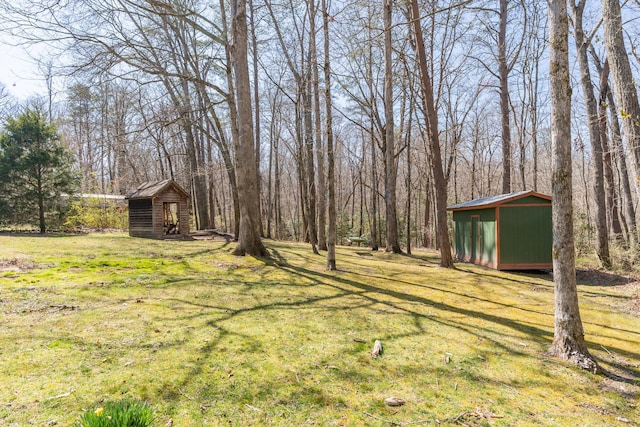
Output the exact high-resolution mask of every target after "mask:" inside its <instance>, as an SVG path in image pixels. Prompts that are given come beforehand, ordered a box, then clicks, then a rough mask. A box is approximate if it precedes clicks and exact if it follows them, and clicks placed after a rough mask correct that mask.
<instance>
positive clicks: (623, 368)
mask: <svg viewBox="0 0 640 427" xmlns="http://www.w3.org/2000/svg"><path fill="white" fill-rule="evenodd" d="M273 252H274V256H275V257H276V258H277V259H278V260H279V261H278V262H279V264H278V265H279V267H280V268H282V269H285V270H287V271H289V272H290V273H292V274H297V275H300V276H301V277H304V278H307V279H315V278H318V277H319V278H321V279H322V280H321V281H322V283H324V284H325V285H328V286H336V287H337V288H338V289H343V288H341V287H340V286H337V285H331V284H329V283H328V282H329V281H336V282H338V283H340V284H343V285H347V286H352V287H355V288H357V289H360V290H362V291H365V292H367V293H378V294H384V295H389V296H392V297H394V298H397V299H399V300H404V301H409V302H419V303H422V304H425V305H428V306H432V307H434V308H436V309H438V310H443V311H445V312H451V313H456V314H461V315H464V316H467V317H471V318H478V319H482V320H485V321H488V322H492V323H497V324H500V325H503V326H506V327H508V328H512V329H514V330H515V331H518V332H521V333H525V334H527V335H533V336H536V337H538V338H540V339H542V340H544V341H545V342H546V343H547V346H550V345H551V341H552V339H553V334H552V333H550V332H549V331H547V330H544V329H542V328H539V327H536V326H531V325H527V324H524V323H521V322H518V321H516V320H513V319H509V318H505V317H500V316H496V315H493V314H487V313H483V312H480V311H477V310H472V309H469V308H461V307H455V306H452V305H449V304H446V303H444V302H436V301H432V300H429V299H426V298H423V297H419V296H416V295H412V294H409V293H405V292H399V291H393V290H389V289H380V288H377V287H375V286H373V285H371V284H368V283H371V282H368V283H362V282H359V281H355V280H351V279H346V278H341V277H337V276H334V275H329V274H326V273H320V272H317V271H312V270H308V269H305V268H302V267H296V266H292V265H289V264H287V263H286V260H284V258H283V257H282V256H281V255H280V254H279V253H278V252H277V251H276V250H273ZM467 272H471V271H467ZM471 273H474V274H476V273H475V272H471ZM488 276H491V277H493V278H497V279H505V278H503V277H502V276H495V275H490V274H489V275H488ZM611 276H615V275H611ZM367 277H371V276H367ZM506 280H509V281H512V282H516V283H520V284H526V285H531V282H529V281H524V280H519V279H513V278H506ZM405 283H406V284H408V285H412V286H425V285H416V284H415V283H410V282H405ZM426 287H428V288H430V289H432V290H435V291H438V292H449V293H453V294H456V295H460V296H467V297H469V296H468V295H465V294H461V293H457V292H452V291H449V290H444V289H440V288H433V287H430V286H426ZM366 298H371V299H373V300H375V302H376V303H379V304H385V305H389V306H391V307H393V308H395V309H398V310H402V311H405V312H407V313H408V314H411V315H413V316H414V317H427V318H428V319H429V320H430V321H438V320H436V319H435V318H433V317H430V316H425V315H424V314H421V313H417V312H415V311H411V310H408V309H406V308H403V307H398V306H397V305H395V304H393V303H391V302H389V301H382V300H378V299H375V298H372V297H370V296H366ZM469 298H475V299H478V300H482V301H486V302H492V303H495V304H499V305H504V306H508V307H512V306H510V305H508V304H501V303H496V302H494V301H491V300H487V299H482V298H477V297H469ZM514 308H519V307H514ZM523 310H525V311H531V312H533V313H537V314H542V315H547V314H546V313H543V312H538V311H534V310H528V309H523ZM440 323H443V324H446V325H448V326H451V327H456V328H458V329H461V330H465V331H467V332H468V333H471V334H474V335H478V336H479V337H480V335H479V334H478V333H477V331H476V330H472V329H471V328H469V327H467V326H466V325H463V324H462V323H458V322H454V321H451V320H448V321H440ZM598 326H600V327H603V328H607V327H608V326H605V325H598ZM615 329H617V330H619V331H621V332H625V333H629V334H633V335H637V334H638V332H637V331H631V330H626V329H620V328H615ZM482 338H485V339H489V338H488V337H487V336H483V337H482ZM491 341H492V342H494V344H496V345H497V346H499V347H502V348H504V349H506V350H508V351H509V352H511V353H512V354H513V353H515V354H520V355H522V354H524V353H522V352H519V351H517V350H514V349H513V348H508V347H506V346H504V345H503V344H502V343H499V342H497V341H495V340H491ZM587 345H588V346H589V347H590V348H596V346H597V344H596V343H595V342H591V341H587ZM614 350H615V351H616V352H617V353H619V354H623V355H624V356H625V357H629V358H632V359H635V360H640V354H639V353H634V352H630V351H626V350H624V349H614ZM607 353H609V355H610V356H611V357H612V358H613V359H614V360H613V361H604V360H602V361H601V363H602V362H604V364H605V365H608V366H609V367H610V368H611V369H609V370H607V369H606V368H605V367H604V366H603V370H604V375H605V376H606V378H608V379H610V380H613V381H616V382H622V383H626V384H632V385H638V384H639V383H640V371H638V370H637V368H638V366H637V365H633V364H632V365H630V364H628V363H625V362H621V361H620V360H616V357H615V355H613V353H611V352H610V351H609V350H607ZM634 368H635V369H634Z"/></svg>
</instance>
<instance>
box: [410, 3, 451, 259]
mask: <svg viewBox="0 0 640 427" xmlns="http://www.w3.org/2000/svg"><path fill="white" fill-rule="evenodd" d="M410 7H411V20H412V22H413V31H414V34H415V38H416V43H415V50H416V60H417V61H418V69H419V70H420V88H421V90H422V102H423V103H424V111H425V114H426V116H427V117H426V119H427V132H428V137H429V148H430V149H431V157H430V160H431V169H432V171H433V181H434V186H435V192H436V222H437V224H436V226H437V239H438V245H439V248H440V266H442V267H447V268H452V267H453V257H452V256H451V243H450V241H449V228H448V226H447V183H446V180H445V177H444V171H443V168H442V154H441V152H440V140H439V135H438V112H437V111H436V108H435V104H434V99H433V88H432V85H431V77H430V75H429V69H428V65H427V57H426V53H425V47H424V39H423V37H422V26H421V22H420V11H419V9H418V1H417V0H411V3H410Z"/></svg>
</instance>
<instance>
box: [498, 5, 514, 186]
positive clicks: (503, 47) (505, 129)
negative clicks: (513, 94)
mask: <svg viewBox="0 0 640 427" xmlns="http://www.w3.org/2000/svg"><path fill="white" fill-rule="evenodd" d="M508 3H509V2H508V0H500V28H499V31H498V75H499V77H500V119H501V123H502V192H503V193H510V192H511V157H512V156H511V125H510V109H509V107H510V101H509V66H508V64H507V19H508V11H507V6H508Z"/></svg>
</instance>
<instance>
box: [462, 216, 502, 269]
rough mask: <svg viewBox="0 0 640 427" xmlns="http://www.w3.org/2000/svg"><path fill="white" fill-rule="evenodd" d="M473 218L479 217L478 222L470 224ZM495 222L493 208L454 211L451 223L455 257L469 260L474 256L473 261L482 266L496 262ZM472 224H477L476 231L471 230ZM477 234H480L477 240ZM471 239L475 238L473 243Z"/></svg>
mask: <svg viewBox="0 0 640 427" xmlns="http://www.w3.org/2000/svg"><path fill="white" fill-rule="evenodd" d="M473 217H476V218H477V217H479V220H477V222H472V218H473ZM495 221H496V216H495V209H494V208H490V209H474V210H465V211H455V212H454V213H453V222H454V251H455V254H456V257H457V258H458V259H467V260H469V259H472V258H473V257H474V255H475V257H476V259H474V261H475V262H481V263H483V264H485V263H491V262H495V261H497V253H496V222H495ZM472 223H473V224H474V225H476V224H477V225H476V230H473V229H472ZM478 232H479V233H480V236H479V238H478V236H477V233H478ZM472 237H475V240H474V241H472ZM474 249H475V253H474V251H473V250H474Z"/></svg>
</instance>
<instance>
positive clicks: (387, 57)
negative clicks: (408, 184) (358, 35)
mask: <svg viewBox="0 0 640 427" xmlns="http://www.w3.org/2000/svg"><path fill="white" fill-rule="evenodd" d="M382 3H383V5H382V6H383V15H384V115H385V122H386V124H385V138H384V140H385V144H384V161H385V189H384V199H385V206H386V217H387V218H386V225H387V242H386V247H385V250H386V251H387V252H393V253H397V254H398V253H402V250H401V249H400V242H399V241H398V215H397V207H396V180H397V170H396V156H395V154H396V153H395V150H396V148H395V125H394V120H393V70H392V62H391V53H392V49H393V47H392V46H391V16H392V8H393V0H382Z"/></svg>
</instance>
